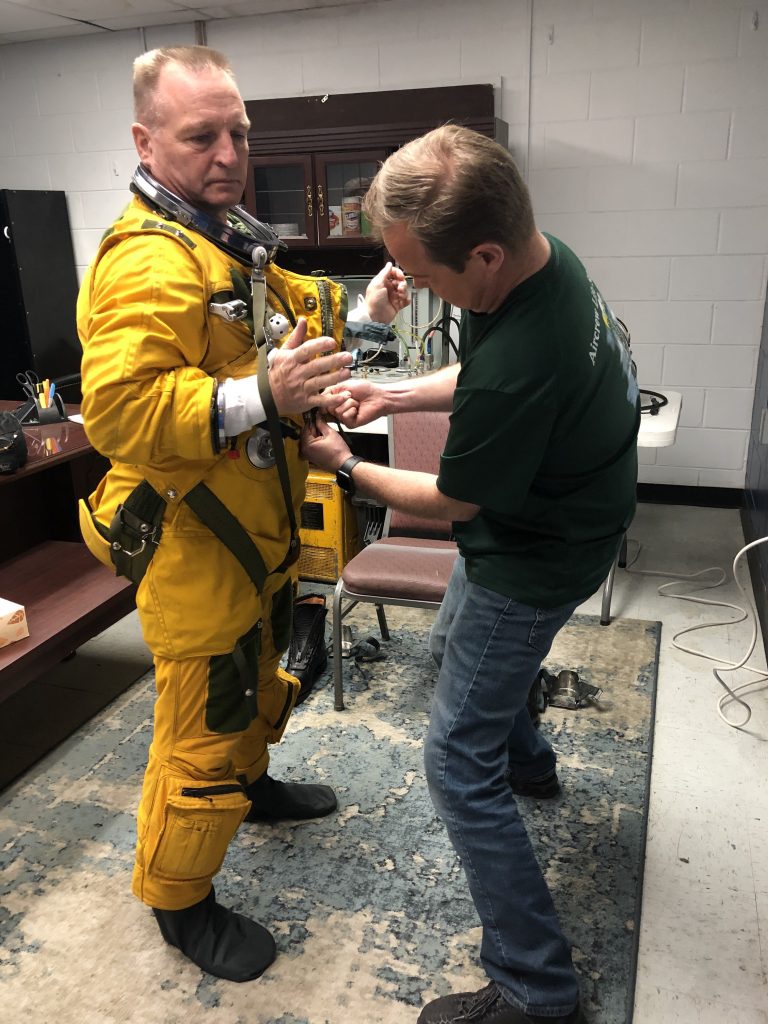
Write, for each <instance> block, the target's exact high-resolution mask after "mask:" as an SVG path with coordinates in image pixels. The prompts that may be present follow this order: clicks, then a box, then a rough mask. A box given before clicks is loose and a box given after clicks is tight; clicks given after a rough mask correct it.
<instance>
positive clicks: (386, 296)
mask: <svg viewBox="0 0 768 1024" xmlns="http://www.w3.org/2000/svg"><path fill="white" fill-rule="evenodd" d="M410 301H411V300H410V297H409V295H408V285H407V284H406V283H405V274H403V272H402V270H401V269H400V268H399V267H395V266H393V265H392V263H385V264H384V266H383V267H382V269H381V270H380V271H379V272H378V274H377V275H376V277H374V278H373V280H372V281H371V283H370V284H369V285H368V287H367V288H366V289H365V305H366V307H367V309H368V316H370V318H371V320H374V321H376V323H380V324H388V323H391V322H392V320H394V318H395V317H396V316H397V314H398V313H399V312H400V310H401V309H405V307H406V306H407V305H409V303H410Z"/></svg>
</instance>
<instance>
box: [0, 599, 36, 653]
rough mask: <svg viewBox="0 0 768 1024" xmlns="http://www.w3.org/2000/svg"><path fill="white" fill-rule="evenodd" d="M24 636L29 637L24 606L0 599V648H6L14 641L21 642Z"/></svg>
mask: <svg viewBox="0 0 768 1024" xmlns="http://www.w3.org/2000/svg"><path fill="white" fill-rule="evenodd" d="M25 636H29V629H28V628H27V613H26V612H25V611H24V606H23V605H21V604H14V603H13V601H4V600H3V598H2V597H0V647H7V645H8V644H12V643H13V642H14V640H23V639H24V637H25Z"/></svg>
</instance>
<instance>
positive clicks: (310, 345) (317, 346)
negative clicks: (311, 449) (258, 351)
mask: <svg viewBox="0 0 768 1024" xmlns="http://www.w3.org/2000/svg"><path fill="white" fill-rule="evenodd" d="M306 337H307V321H306V319H305V318H304V317H300V318H299V321H298V323H297V325H296V329H295V330H294V331H293V333H292V334H291V335H290V337H288V338H287V339H286V341H285V344H284V345H283V346H282V348H280V349H278V351H277V352H275V354H274V355H273V356H272V357H271V358H270V362H269V386H270V389H271V391H272V397H273V399H274V401H275V406H276V407H277V411H278V413H280V414H281V415H288V414H290V413H301V412H306V411H307V410H308V409H312V408H314V407H315V406H317V405H323V404H325V403H324V401H323V400H322V399H321V397H320V392H321V391H322V390H323V388H327V387H331V386H332V385H334V384H339V383H340V382H341V381H345V380H347V378H348V377H349V366H350V364H351V363H352V356H351V354H350V353H349V352H336V351H335V349H336V342H335V341H334V340H333V338H315V339H313V340H312V341H307V340H306ZM323 353H332V354H330V355H328V354H325V355H324V354H323Z"/></svg>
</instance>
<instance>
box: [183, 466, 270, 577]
mask: <svg viewBox="0 0 768 1024" xmlns="http://www.w3.org/2000/svg"><path fill="white" fill-rule="evenodd" d="M184 501H186V503H187V504H188V505H189V507H190V508H191V509H192V511H193V512H194V513H195V515H196V516H197V518H198V519H199V520H200V521H201V522H202V523H204V524H205V526H207V527H208V529H209V530H210V531H211V533H213V534H215V535H216V536H217V537H218V538H219V540H220V541H221V542H222V544H224V545H225V546H226V547H228V548H229V550H230V551H231V552H232V554H233V555H234V556H235V558H236V559H237V560H238V562H239V563H240V564H241V565H242V567H243V568H244V569H245V571H246V572H247V573H248V575H249V576H250V578H251V581H252V583H253V585H254V586H255V587H256V590H257V591H258V592H259V593H261V592H262V590H263V589H264V581H265V580H266V578H267V576H268V575H269V573H268V572H267V567H266V565H265V564H264V559H263V558H262V557H261V555H260V553H259V549H258V548H257V547H256V545H255V544H254V543H253V541H252V540H251V538H250V537H249V536H248V534H247V533H246V531H245V530H244V529H243V527H242V526H241V525H240V523H239V522H238V520H237V519H236V518H235V517H234V516H233V515H232V513H231V512H230V511H229V509H228V508H227V506H226V505H225V504H224V503H223V502H222V501H221V500H220V499H219V498H217V497H216V495H215V494H214V493H213V491H212V490H211V489H210V488H209V487H207V486H206V485H205V484H204V483H199V484H196V485H195V486H194V487H193V488H192V490H191V491H189V493H188V494H186V495H185V496H184ZM275 572H277V570H275Z"/></svg>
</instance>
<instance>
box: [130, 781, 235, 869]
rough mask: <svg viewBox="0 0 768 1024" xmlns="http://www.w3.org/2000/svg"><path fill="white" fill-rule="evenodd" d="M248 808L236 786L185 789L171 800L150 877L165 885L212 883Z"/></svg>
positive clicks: (172, 794)
mask: <svg viewBox="0 0 768 1024" xmlns="http://www.w3.org/2000/svg"><path fill="white" fill-rule="evenodd" d="M250 806H251V804H250V801H249V800H248V798H247V797H246V796H245V793H244V792H243V790H242V787H241V786H237V785H234V784H227V785H220V786H202V785H201V786H200V787H193V786H189V787H185V788H183V789H181V791H180V792H179V793H171V794H169V795H168V799H167V801H166V805H165V808H164V813H163V819H162V825H161V827H160V831H159V833H158V835H157V837H156V842H155V844H154V849H153V850H152V851H151V853H150V856H149V868H148V874H149V875H150V876H154V877H155V878H157V879H158V880H159V881H167V882H193V881H198V880H201V879H205V878H212V877H213V876H214V875H215V874H216V872H217V871H218V870H219V868H220V867H221V864H222V861H223V860H224V855H225V854H226V852H227V847H228V846H229V844H230V842H231V840H232V837H233V836H234V834H235V832H236V831H237V829H238V827H239V825H240V823H241V822H242V821H243V819H244V818H245V815H246V814H247V812H248V808H249V807H250Z"/></svg>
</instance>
